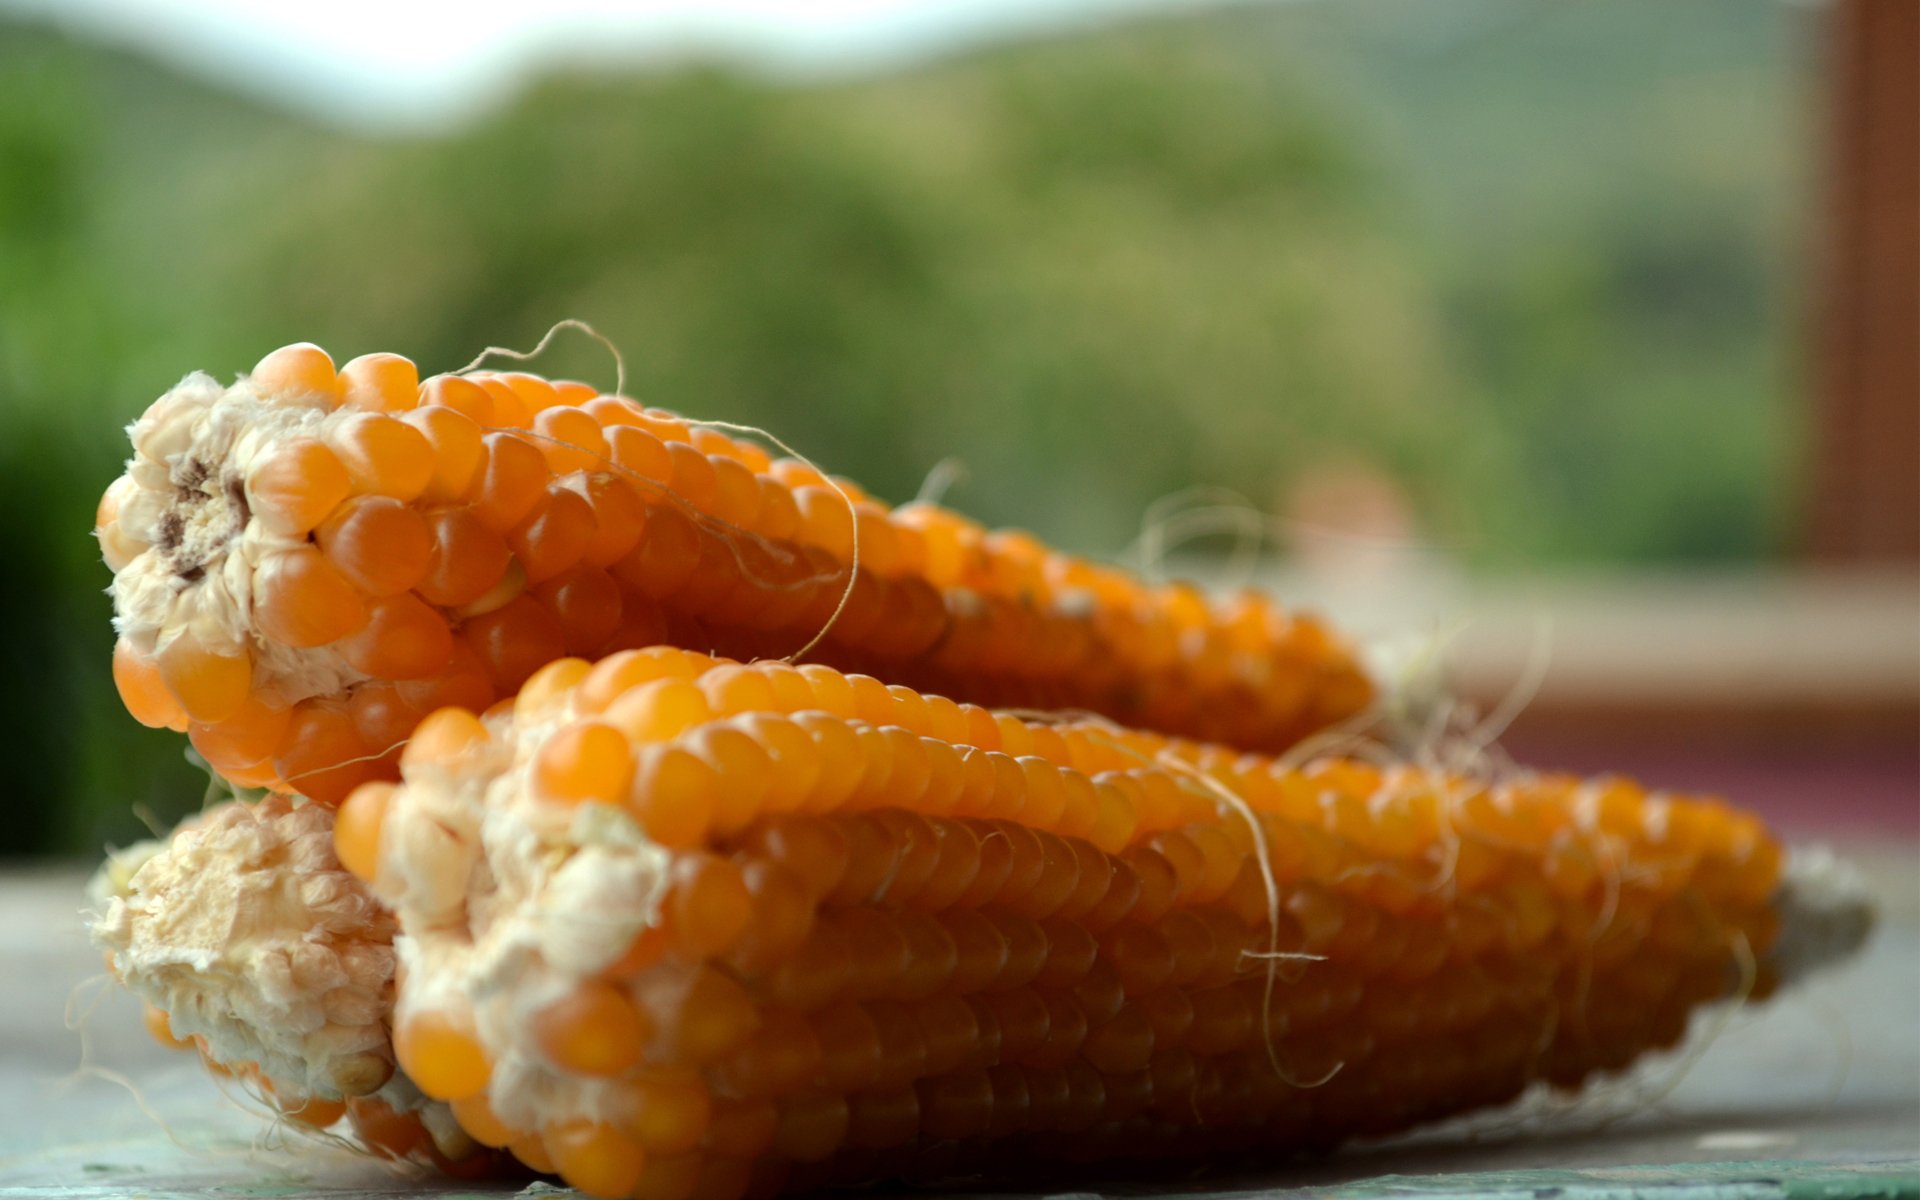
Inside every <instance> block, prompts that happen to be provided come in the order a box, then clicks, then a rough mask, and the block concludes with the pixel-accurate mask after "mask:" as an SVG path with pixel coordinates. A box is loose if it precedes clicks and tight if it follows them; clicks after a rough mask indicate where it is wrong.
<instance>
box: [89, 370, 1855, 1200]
mask: <svg viewBox="0 0 1920 1200" xmlns="http://www.w3.org/2000/svg"><path fill="white" fill-rule="evenodd" d="M131 435H132V441H133V448H134V457H133V459H132V460H131V462H130V463H129V465H128V468H127V471H126V474H125V475H123V476H122V477H121V478H119V479H118V480H116V481H114V483H113V485H112V486H111V487H109V488H108V489H107V492H106V495H105V497H104V499H103V500H102V502H101V506H100V512H99V522H98V530H97V534H98V537H99V541H100V545H101V547H102V550H103V552H104V554H105V557H106V561H107V564H108V565H109V566H110V567H111V568H112V569H113V571H114V573H115V574H114V581H113V587H112V594H113V598H114V604H115V613H116V616H115V622H116V625H117V628H118V630H119V634H120V638H119V643H118V645H117V647H116V649H115V652H114V659H113V671H114V678H115V680H116V681H117V683H118V685H119V690H120V694H121V696H122V697H123V698H124V700H125V702H126V707H127V709H128V710H129V712H131V713H132V715H133V716H134V717H135V718H136V719H138V720H140V721H141V722H143V723H145V724H147V725H150V726H155V727H165V728H169V729H174V730H178V731H183V732H185V733H186V734H187V736H188V738H189V739H191V741H192V743H193V745H194V747H195V748H196V749H197V750H198V751H199V753H200V754H201V755H202V756H203V757H204V758H205V760H206V761H207V763H208V764H210V765H211V767H212V769H213V770H214V771H215V772H217V773H218V774H219V775H220V776H222V777H223V778H224V779H225V780H227V781H229V782H230V783H231V784H232V785H234V789H235V793H236V796H238V797H240V798H237V799H234V800H232V801H230V802H227V803H224V804H221V805H218V806H216V807H213V808H210V809H209V810H207V811H206V812H204V813H202V814H200V815H199V816H197V817H195V818H193V819H191V820H189V821H188V822H187V823H186V824H185V825H183V826H182V827H181V828H180V829H179V830H177V831H176V832H175V833H174V834H173V836H172V837H171V838H170V839H169V840H168V841H167V842H165V843H153V844H148V845H146V846H143V847H140V848H137V850H136V851H134V852H130V853H127V854H122V855H120V856H118V857H117V858H116V860H115V861H114V863H113V864H111V865H110V867H109V868H108V869H107V870H105V871H103V872H102V876H101V881H102V882H101V895H100V896H99V898H98V901H99V903H98V909H97V911H96V912H95V913H94V914H93V922H94V925H93V931H94V936H95V939H96V941H97V942H98V944H99V945H100V946H102V947H103V948H104V949H105V950H106V952H107V958H108V962H109V966H110V967H111V969H112V971H113V972H114V974H115V975H116V977H117V978H118V979H119V980H120V981H121V982H122V983H123V984H124V985H125V986H127V987H128V988H130V989H132V990H133V991H134V992H135V993H137V994H138V995H139V996H141V997H142V998H144V999H145V1000H146V1001H147V1003H148V1005H149V1009H148V1016H149V1023H150V1026H151V1028H152V1029H153V1031H154V1033H155V1034H156V1035H157V1036H159V1037H161V1038H162V1039H164V1040H168V1041H176V1042H178V1043H181V1044H183V1045H191V1046H192V1047H194V1048H195V1049H197V1051H198V1052H199V1053H200V1054H201V1055H202V1056H204V1057H205V1058H206V1060H207V1061H208V1063H209V1064H211V1065H212V1066H214V1067H215V1069H217V1070H219V1071H222V1072H224V1073H228V1074H232V1075H237V1076H240V1077H242V1078H243V1079H245V1080H246V1081H247V1082H248V1084H249V1086H253V1087H256V1088H257V1089H259V1091H260V1092H261V1093H263V1094H264V1095H266V1096H267V1097H269V1098H271V1099H272V1100H273V1101H274V1102H275V1103H277V1104H278V1105H279V1106H280V1107H281V1108H282V1109H283V1110H284V1111H285V1113H286V1114H287V1115H288V1117H290V1118H292V1119H294V1120H297V1121H303V1122H307V1123H310V1124H312V1125H315V1126H323V1127H324V1126H332V1125H334V1123H335V1122H337V1121H342V1120H344V1121H345V1122H349V1123H350V1127H351V1132H352V1134H353V1135H354V1136H355V1137H357V1138H358V1139H359V1140H360V1141H361V1142H362V1143H363V1144H364V1145H365V1146H366V1147H367V1148H369V1149H370V1150H372V1151H373V1152H376V1153H378V1154H382V1155H387V1156H393V1157H398V1158H406V1159H414V1160H431V1161H432V1162H433V1163H435V1164H438V1165H439V1166H441V1167H442V1168H445V1169H449V1170H454V1171H480V1170H487V1169H493V1168H496V1167H500V1166H505V1165H510V1163H511V1160H512V1159H517V1160H518V1161H519V1162H520V1163H523V1164H526V1165H527V1166H529V1167H531V1168H533V1169H535V1170H537V1171H542V1172H553V1173H555V1174H557V1175H559V1176H560V1177H561V1178H563V1179H564V1180H566V1181H567V1182H568V1183H570V1184H572V1185H574V1186H576V1187H579V1188H581V1189H583V1190H584V1191H586V1192H589V1193H591V1194H593V1195H596V1196H608V1197H615V1196H637V1197H643V1198H646V1200H692V1198H695V1197H700V1198H709V1197H711V1198H716V1200H718V1198H726V1200H732V1198H734V1197H739V1196H743V1195H748V1194H767V1193H770V1192H773V1191H775V1190H778V1189H782V1188H793V1187H804V1186H810V1185H814V1184H819V1183H827V1182H835V1181H857V1180H872V1179H926V1178H939V1177H942V1176H952V1175H955V1174H980V1173H991V1174H996V1175H999V1176H1001V1177H1003V1178H1004V1177H1007V1176H1010V1175H1013V1174H1015V1173H1017V1172H1025V1171H1030V1170H1033V1169H1035V1168H1038V1167H1043V1166H1044V1167H1047V1168H1049V1169H1059V1164H1062V1163H1069V1164H1070V1163H1081V1164H1089V1163H1101V1162H1106V1161H1108V1160H1114V1159H1124V1158H1131V1157H1134V1156H1150V1157H1155V1158H1161V1159H1187V1160H1194V1159H1200V1160H1205V1159H1206V1158H1208V1157H1210V1156H1216V1155H1226V1154H1237V1153H1240V1152H1243V1151H1248V1150H1256V1151H1261V1152H1265V1153H1268V1154H1274V1153H1286V1152H1289V1151H1295V1150H1306V1149H1315V1148H1321V1147H1326V1146H1329V1145H1332V1144H1334V1143H1337V1142H1339V1141H1341V1140H1343V1139H1347V1138H1351V1137H1355V1136H1367V1135H1380V1134H1387V1133H1391V1132H1394V1131H1396V1130H1401V1129H1404V1128H1406V1127H1408V1126H1409V1125H1412V1124H1414V1123H1415V1122H1420V1121H1427V1120H1432V1119H1436V1118H1440V1117H1445V1116H1449V1115H1452V1114H1457V1113H1460V1112H1463V1111H1466V1110H1469V1109H1473V1108H1477V1107H1481V1106H1487V1105H1493V1104H1498V1103H1500V1102H1503V1101H1507V1100H1509V1099H1511V1098H1513V1097H1515V1096H1517V1095H1519V1094H1520V1093H1521V1092H1522V1091H1523V1090H1524V1089H1526V1088H1527V1087H1528V1086H1529V1085H1530V1084H1532V1083H1534V1082H1536V1081H1544V1082H1546V1083H1548V1084H1550V1085H1553V1086H1556V1087H1560V1088H1565V1089H1572V1088H1576V1087H1578V1086H1579V1085H1580V1084H1581V1083H1582V1082H1583V1081H1584V1080H1586V1079H1588V1078H1589V1077H1590V1076H1592V1075H1594V1074H1595V1073H1596V1072H1603V1071H1612V1070H1618V1069H1620V1068H1623V1067H1625V1066H1626V1065H1627V1064H1628V1063H1630V1062H1631V1061H1632V1060H1634V1059H1635V1058H1636V1056H1639V1055H1641V1054H1642V1053H1644V1052H1646V1051H1649V1050H1651V1049H1654V1048H1656V1047H1664V1046H1668V1045H1671V1044H1672V1043H1674V1042H1675V1041H1676V1040H1677V1039H1678V1038H1680V1037H1681V1036H1682V1034H1683V1031H1684V1030H1685V1028H1686V1026H1687V1024H1688V1018H1689V1014H1690V1012H1691V1011H1692V1010H1694V1009H1695V1008H1696V1007H1697V1006H1699V1005H1701V1004H1703V1003H1705V1002H1709V1001H1712V1000H1715V999H1717V998H1722V997H1729V996H1734V995H1738V996H1740V997H1742V998H1744V997H1746V996H1748V995H1764V994H1765V993H1766V992H1767V991H1768V990H1769V989H1770V988H1771V987H1772V986H1774V985H1775V984H1776V983H1777V982H1778V981H1779V980H1780V979H1781V978H1783V977H1784V976H1786V975H1789V974H1792V973H1795V971H1796V970H1797V969H1799V967H1800V966H1803V965H1804V963H1805V962H1806V961H1808V952H1807V951H1806V950H1805V949H1804V948H1801V949H1798V950H1795V949H1792V948H1793V947H1796V946H1802V943H1803V942H1804V939H1796V938H1795V937H1793V936H1791V934H1792V927H1793V926H1794V925H1795V923H1796V922H1797V921H1801V920H1811V919H1813V918H1812V917H1806V916H1804V915H1803V910H1804V911H1805V912H1811V913H1814V915H1815V916H1818V915H1819V912H1817V911H1816V910H1820V911H1825V910H1821V907H1820V903H1819V902H1817V901H1810V900H1808V899H1807V897H1806V893H1807V891H1808V889H1807V888H1806V887H1805V886H1804V885H1802V886H1800V887H1799V888H1798V889H1796V887H1795V884H1794V881H1793V880H1792V879H1791V878H1790V877H1789V873H1788V872H1786V871H1784V870H1783V865H1782V864H1783V854H1782V850H1781V848H1780V847H1779V846H1778V845H1777V844H1776V842H1775V841H1774V840H1772V839H1771V838H1770V837H1769V835H1768V834H1767V832H1766V831H1765V830H1764V829H1763V828H1762V827H1761V826H1760V824H1759V823H1758V822H1757V821H1756V820H1754V819H1753V818H1751V817H1749V816H1746V815H1744V814H1742V813H1739V812H1736V811H1733V810H1730V809H1728V808H1727V807H1725V806H1723V805H1720V804H1717V803H1714V802H1711V801H1706V800H1697V799H1687V798H1681V797H1674V796H1665V795H1658V794H1649V793H1647V792H1645V791H1643V790H1642V789H1641V788H1639V787H1637V786H1635V785H1634V784H1632V783H1629V782H1626V781H1624V780H1620V779H1613V778H1603V779H1593V780H1581V779H1574V778H1566V777H1560V776H1544V775H1526V774H1514V775H1512V776H1511V777H1508V778H1503V779H1500V780H1490V779H1483V778H1475V777H1471V776H1469V775H1467V774H1465V773H1461V772H1448V771H1442V770H1439V769H1434V768H1431V767H1424V768H1423V767H1422V766H1419V765H1416V764H1413V763H1393V762H1389V761H1384V760H1383V756H1381V755H1379V754H1374V755H1371V756H1369V757H1325V756H1320V757H1316V756H1315V755H1314V752H1313V751H1312V749H1311V747H1312V746H1313V745H1314V744H1315V742H1316V741H1318V742H1320V743H1323V744H1328V745H1337V744H1339V743H1338V742H1337V741H1330V740H1329V739H1326V738H1318V739H1316V738H1315V735H1316V734H1319V733H1323V732H1324V731H1327V730H1329V729H1330V728H1332V727H1336V726H1341V725H1343V724H1344V725H1348V726H1351V725H1354V724H1355V723H1357V722H1358V721H1361V720H1363V719H1364V718H1365V715H1366V713H1367V712H1368V711H1369V709H1370V708H1371V707H1372V706H1374V705H1375V704H1376V701H1377V698H1376V695H1375V689H1374V686H1373V685H1372V684H1371V683H1370V682H1369V680H1368V679H1367V677H1366V675H1365V674H1364V673H1363V671H1362V669H1361V667H1360V666H1359V665H1358V663H1357V661H1356V658H1355V656H1354V653H1353V652H1352V650H1351V649H1350V648H1349V647H1348V646H1347V645H1345V644H1344V643H1343V642H1342V641H1341V640H1340V639H1339V638H1338V637H1337V636H1336V635H1335V634H1333V633H1332V632H1330V631H1329V630H1327V629H1326V628H1324V627H1323V626H1321V625H1319V624H1317V623H1315V622H1314V621H1312V620H1310V619H1308V618H1306V617H1303V616H1300V615H1298V614H1292V613H1288V612H1286V611H1283V610H1282V609H1280V608H1279V607H1277V606H1276V605H1274V604H1273V603H1271V602H1269V601H1268V600H1267V599H1265V598H1263V597H1261V596H1259V595H1254V594H1249V593H1243V594H1239V595H1235V596H1232V597H1229V598H1225V599H1222V598H1216V597H1212V596H1209V595H1207V594H1206V593H1204V592H1202V591H1201V590H1199V589H1197V588H1195V587H1192V586H1187V585H1180V584H1174V585H1160V584H1149V583H1146V582H1143V581H1142V580H1141V579H1138V578H1136V577H1134V576H1132V575H1130V574H1128V573H1126V572H1124V571H1121V570H1118V569H1116V568H1113V567H1109V566H1104V565H1099V564H1096V563H1092V562H1088V561H1084V560H1081V559H1077V558H1073V557H1070V556H1068V555H1065V554H1062V553H1059V552H1057V551H1055V550H1052V549H1050V548H1048V547H1047V546H1045V545H1043V544H1041V543H1040V542H1038V541H1037V540H1035V539H1034V538H1032V537H1030V536H1028V535H1026V534H1023V533H1014V532H988V531H985V530H983V529H981V528H980V527H979V526H977V525H975V524H973V523H971V522H969V521H968V520H966V519H965V518H964V517H961V516H959V515H957V514H955V513H954V512H951V511H949V510H947V509H944V508H941V507H937V506H934V505H931V504H924V503H921V504H910V505H906V506H902V507H899V508H889V507H887V506H886V505H884V504H882V503H880V502H879V501H876V500H874V499H872V498H870V497H869V496H867V495H866V494H865V493H863V492H862V491H861V490H860V489H859V488H858V487H856V486H855V485H854V484H852V483H850V482H848V481H846V480H840V479H831V478H828V477H825V476H823V475H821V474H820V473H819V472H817V471H816V470H814V469H813V468H812V467H811V466H809V465H806V464H804V463H802V462H800V461H797V460H795V459H792V458H770V457H769V455H768V454H767V453H766V452H764V451H763V450H762V449H760V448H759V447H758V446H757V445H755V444H753V443H751V442H749V441H746V440H742V439H739V438H735V437H731V436H727V435H724V434H722V433H720V432H717V431H716V430H714V429H712V428H709V427H703V426H702V425H700V424H699V423H697V422H690V421H686V420H682V419H680V418H678V417H675V416H672V415H670V414H668V413H665V412H662V411H660V410H658V409H649V408H645V407H642V406H641V405H639V404H636V403H635V402H633V401H632V400H629V399H626V398H624V397H621V396H613V395H600V394H598V393H597V392H596V391H595V390H594V389H593V388H591V387H588V386H585V385H583V384H578V383H570V382H549V381H546V380H543V379H541V378H538V377H536V376H534V375H531V374H526V373H517V372H509V373H485V372H473V373H468V374H465V375H443V376H438V377H435V378H431V379H428V380H425V381H424V382H423V381H421V380H419V378H418V377H417V374H416V371H415V368H414V366H413V364H411V363H410V362H408V361H407V360H405V359H403V358H400V357H397V356H394V355H387V354H374V355H368V356H365V357H362V358H357V359H354V360H353V361H352V362H349V363H347V364H346V365H345V366H344V367H341V368H339V369H338V370H336V369H335V367H334V364H333V362H332V361H331V360H330V359H329V358H328V357H327V355H326V354H324V353H323V352H322V351H320V350H319V349H318V348H316V347H313V346H310V345H298V346H290V347H287V348H285V349H282V350H278V351H275V352H274V353H272V354H270V355H268V356H267V357H266V358H265V359H264V360H262V361H261V363H260V364H259V365H258V366H256V367H255V368H254V370H253V371H252V373H251V374H249V375H247V376H244V377H243V378H241V379H240V380H239V381H238V382H236V383H234V384H233V385H231V386H222V385H221V384H219V383H217V382H215V381H214V380H213V379H211V378H209V377H207V376H205V375H194V376H190V377H189V378H187V379H186V380H185V381H183V382H182V383H181V384H180V385H179V386H178V387H176V388H174V389H173V390H172V391H170V392H168V393H167V394H166V395H165V396H163V397H161V398H160V400H158V401H157V402H156V403H155V404H154V405H153V406H152V407H151V408H150V409H149V410H148V411H147V413H146V414H145V415H144V416H142V417H141V418H140V419H139V420H138V421H136V422H135V423H134V424H133V426H132V427H131ZM823 631H824V632H823ZM802 647H807V651H806V653H805V654H804V655H799V656H796V654H795V652H796V651H798V650H800V649H801V648H802ZM255 789H262V790H263V793H258V794H257V793H256V792H255ZM256 794H257V795H258V798H251V799H249V798H247V797H253V796H256ZM1827 908H1828V909H1830V908H1831V904H1829V905H1827ZM1831 915H1832V914H1831V912H1826V916H1827V917H1831ZM1828 924H1829V925H1831V921H1830V920H1829V921H1828ZM1828 940H1829V941H1832V940H1833V939H1832V938H1829V939H1828ZM1841 940H1843V941H1847V942H1854V941H1857V940H1858V936H1857V932H1856V933H1854V934H1849V935H1847V936H1846V937H1844V938H1842V939H1841ZM1815 957H1817V955H1815ZM341 1131H342V1132H343V1133H344V1132H346V1131H347V1126H345V1125H343V1126H342V1127H341ZM1080 1169H1082V1170H1085V1171H1088V1172H1092V1171H1096V1170H1099V1169H1100V1168H1098V1167H1095V1166H1084V1167H1082V1168H1080ZM1105 1169H1107V1170H1109V1171H1110V1170H1111V1169H1112V1168H1110V1167H1109V1168H1105Z"/></svg>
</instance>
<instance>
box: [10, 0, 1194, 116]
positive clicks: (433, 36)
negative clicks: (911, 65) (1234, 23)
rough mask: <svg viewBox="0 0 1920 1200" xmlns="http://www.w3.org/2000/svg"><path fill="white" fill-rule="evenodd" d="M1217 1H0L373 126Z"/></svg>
mask: <svg viewBox="0 0 1920 1200" xmlns="http://www.w3.org/2000/svg"><path fill="white" fill-rule="evenodd" d="M1206 2H1207V0H532V2H531V3H530V2H529V0H461V2H460V3H457V4H455V3H449V2H442V3H432V2H427V0H331V2H329V3H311V2H305V0H0V16H11V17H22V16H24V17H27V18H29V19H41V20H48V21H52V22H53V23H55V24H57V25H59V26H61V27H63V28H65V29H67V30H70V31H72V32H73V33H75V34H77V35H80V36H83V37H86V38H89V39H93V40H100V41H106V42H110V43H113V44H116V45H119V46H123V47H125V48H128V49H132V50H137V51H141V52H144V53H147V54H151V55H154V56H156V57H159V58H161V59H164V60H166V61H168V62H171V63H173V64H175V65H177V66H180V67H182V68H185V69H187V70H190V71H192V72H194V73H195V74H198V75H202V76H206V77H209V78H212V79H214V80H216V81H217V82H220V83H224V84H227V85H229V86H233V87H237V88H241V89H244V90H246V91H248V92H252V93H254V94H257V95H264V96H267V97H270V98H273V99H276V100H279V101H281V102H282V103H286V104H290V105H293V106H295V107H297V108H300V109H302V110H305V111H308V112H311V113H314V114H316V115H318V116H321V117H324V118H327V119H330V120H334V121H341V122H346V123H350V124H354V125H359V126H363V127H368V128H389V129H391V128H420V127H423V126H433V125H438V124H442V123H445V122H447V121H451V120H457V119H459V118H460V117H461V116H463V115H466V114H467V113H470V112H472V111H473V110H474V109H475V108H478V107H484V106H485V105H486V104H488V103H489V102H491V101H492V100H494V99H496V98H498V97H499V96H501V95H502V94H503V93H504V92H506V91H509V90H510V89H511V88H512V87H513V85H514V84H515V82H516V81H517V80H518V79H519V78H520V77H521V76H522V75H523V74H524V73H526V72H527V71H528V70H529V69H531V68H536V67H538V66H539V65H540V64H542V63H543V62H546V61H550V60H552V59H554V58H568V59H580V58H587V59H595V60H601V61H606V60H621V59H625V60H628V61H632V60H644V59H647V58H663V57H670V56H672V55H674V54H677V53H681V52H684V51H686V50H688V49H691V48H704V49H708V50H719V51H721V52H724V53H727V54H729V55H732V56H735V57H740V58H743V59H746V60H748V61H753V62H758V63H762V64H764V65H766V66H769V67H772V68H774V69H778V70H782V71H788V72H801V73H832V72H844V71H860V70H871V69H875V68H884V67H886V66H889V65H892V64H895V63H899V62H903V61H909V60H911V59H914V58H916V57H920V56H923V55H926V54H929V53H938V52H940V51H942V50H945V49H950V48H953V47H957V46H965V45H968V44H972V43H976V42H979V41H982V40H988V39H992V38H995V37H1001V36H1008V35H1018V34H1021V33H1030V32H1038V31H1044V30H1048V29H1053V28H1059V27H1061V26H1068V25H1075V24H1084V23H1088V22H1100V21H1103V20H1107V19H1113V18H1119V17H1126V16H1132V15H1137V14H1140V13H1143V12H1149V11H1166V10H1172V9H1180V8H1195V7H1200V6H1201V5H1202V4H1204V3H1206Z"/></svg>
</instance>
